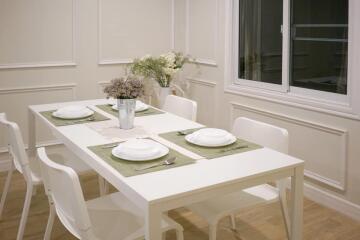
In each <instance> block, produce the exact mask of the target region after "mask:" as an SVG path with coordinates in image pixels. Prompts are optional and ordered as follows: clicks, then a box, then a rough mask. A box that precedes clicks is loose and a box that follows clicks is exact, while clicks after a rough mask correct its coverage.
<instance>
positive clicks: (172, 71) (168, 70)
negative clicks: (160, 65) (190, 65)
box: [164, 68, 178, 76]
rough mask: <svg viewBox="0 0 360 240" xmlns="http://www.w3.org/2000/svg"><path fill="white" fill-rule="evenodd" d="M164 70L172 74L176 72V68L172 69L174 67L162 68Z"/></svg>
mask: <svg viewBox="0 0 360 240" xmlns="http://www.w3.org/2000/svg"><path fill="white" fill-rule="evenodd" d="M164 72H165V73H166V74H167V75H170V76H173V75H174V74H176V73H177V72H178V69H174V68H164Z"/></svg>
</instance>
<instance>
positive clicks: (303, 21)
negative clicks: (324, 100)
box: [290, 0, 348, 94]
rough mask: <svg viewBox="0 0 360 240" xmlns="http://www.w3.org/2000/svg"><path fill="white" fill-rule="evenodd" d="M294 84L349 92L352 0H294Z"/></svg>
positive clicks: (322, 89)
mask: <svg viewBox="0 0 360 240" xmlns="http://www.w3.org/2000/svg"><path fill="white" fill-rule="evenodd" d="M291 26H292V27H291V31H292V34H291V36H292V41H291V57H290V58H291V64H290V66H291V74H290V75H291V80H290V85H291V86H296V87H301V88H308V89H314V90H320V91H326V92H333V93H340V94H346V93H347V51H348V50H347V48H348V1H347V0H292V22H291Z"/></svg>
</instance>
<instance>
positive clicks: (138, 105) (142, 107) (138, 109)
mask: <svg viewBox="0 0 360 240" xmlns="http://www.w3.org/2000/svg"><path fill="white" fill-rule="evenodd" d="M111 108H112V109H113V110H116V111H117V110H118V106H117V104H116V103H115V104H114V105H113V106H112V107H111ZM147 109H149V105H147V104H145V103H143V102H142V101H140V100H136V105H135V112H142V111H145V110H147Z"/></svg>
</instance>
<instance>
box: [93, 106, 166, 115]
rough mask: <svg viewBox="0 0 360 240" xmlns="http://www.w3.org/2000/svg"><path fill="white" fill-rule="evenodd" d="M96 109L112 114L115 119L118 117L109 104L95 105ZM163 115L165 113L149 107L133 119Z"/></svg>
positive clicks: (137, 113)
mask: <svg viewBox="0 0 360 240" xmlns="http://www.w3.org/2000/svg"><path fill="white" fill-rule="evenodd" d="M96 107H97V108H99V109H101V110H103V111H104V112H107V113H109V114H112V115H113V116H115V117H118V111H116V110H114V109H112V106H111V105H109V104H104V105H97V106H96ZM163 113H165V112H162V111H160V110H157V109H155V108H153V107H150V106H149V108H148V109H147V110H145V111H141V112H136V113H135V117H144V116H150V115H156V114H163Z"/></svg>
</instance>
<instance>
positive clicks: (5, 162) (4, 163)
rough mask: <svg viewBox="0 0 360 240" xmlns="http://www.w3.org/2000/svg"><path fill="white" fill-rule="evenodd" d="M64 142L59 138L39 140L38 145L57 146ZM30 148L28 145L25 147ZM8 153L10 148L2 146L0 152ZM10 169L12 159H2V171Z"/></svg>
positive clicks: (0, 164)
mask: <svg viewBox="0 0 360 240" xmlns="http://www.w3.org/2000/svg"><path fill="white" fill-rule="evenodd" d="M59 144H62V143H61V142H60V141H58V140H52V141H45V142H39V143H38V144H37V145H36V147H50V146H56V145H59ZM25 148H26V149H28V147H27V146H26V147H25ZM6 153H8V149H7V148H6V147H2V148H0V154H6ZM9 169H10V160H1V161H0V172H6V171H8V170H9Z"/></svg>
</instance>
